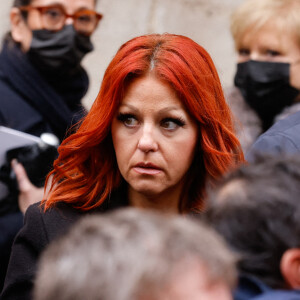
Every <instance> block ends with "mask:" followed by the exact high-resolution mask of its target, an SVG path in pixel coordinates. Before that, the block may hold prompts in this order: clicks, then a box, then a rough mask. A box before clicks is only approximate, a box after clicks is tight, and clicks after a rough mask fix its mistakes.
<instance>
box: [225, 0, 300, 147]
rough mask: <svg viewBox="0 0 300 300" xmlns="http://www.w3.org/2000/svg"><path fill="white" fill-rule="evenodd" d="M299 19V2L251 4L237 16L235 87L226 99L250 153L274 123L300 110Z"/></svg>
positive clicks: (271, 0)
mask: <svg viewBox="0 0 300 300" xmlns="http://www.w3.org/2000/svg"><path fill="white" fill-rule="evenodd" d="M299 15H300V1H299V0H247V1H244V2H243V3H242V4H241V5H240V6H239V7H238V8H237V9H236V10H235V11H234V12H233V14H232V18H231V33H232V36H233V39H234V42H235V48H236V52H237V72H236V74H235V79H234V83H235V86H236V88H232V89H229V90H228V91H227V92H226V100H227V102H228V103H229V106H230V107H231V109H232V111H233V114H234V115H235V116H236V119H237V127H238V129H239V130H238V137H239V139H240V141H241V144H242V146H243V149H244V151H245V152H246V151H247V150H248V149H249V147H250V146H251V145H252V144H253V142H254V141H255V140H256V139H257V137H258V136H259V135H260V134H262V133H263V132H265V131H266V130H267V129H269V128H270V127H271V126H272V125H273V124H274V123H275V122H277V121H278V120H280V119H283V118H286V117H287V116H288V115H291V114H293V113H295V112H297V111H299V110H300V104H299V90H300V31H299V28H300V18H299Z"/></svg>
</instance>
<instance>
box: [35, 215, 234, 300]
mask: <svg viewBox="0 0 300 300" xmlns="http://www.w3.org/2000/svg"><path fill="white" fill-rule="evenodd" d="M235 282H236V270H235V258H234V256H233V255H232V253H231V252H230V251H229V250H228V249H227V247H226V246H225V243H224V241H223V240H222V239H221V237H220V236H219V235H217V234H216V232H215V231H213V230H212V229H211V228H208V227H207V226H205V225H204V224H202V223H200V222H199V223H198V222H196V221H195V220H191V219H188V218H183V217H179V216H175V215H166V214H159V213H154V212H153V211H152V212H151V211H141V210H136V209H125V210H119V211H115V212H113V213H108V214H105V215H98V216H89V217H87V218H85V219H83V220H81V221H80V222H79V223H78V224H77V225H75V226H74V227H73V228H72V229H71V232H70V233H69V234H67V235H66V236H64V237H63V238H61V239H60V240H58V241H55V242H53V244H51V245H50V247H49V248H48V249H46V251H45V252H44V253H43V255H42V257H41V260H40V263H39V268H38V273H37V277H36V281H35V291H34V299H35V300H50V299H56V300H71V299H72V300H76V299H78V300H79V299H80V300H81V299H89V300H96V299H101V300H105V299H107V300H146V299H147V300H166V299H170V300H171V299H172V300H186V299H189V300H192V299H195V300H196V299H207V300H213V299H214V300H225V299H226V300H229V299H231V290H232V288H234V286H235Z"/></svg>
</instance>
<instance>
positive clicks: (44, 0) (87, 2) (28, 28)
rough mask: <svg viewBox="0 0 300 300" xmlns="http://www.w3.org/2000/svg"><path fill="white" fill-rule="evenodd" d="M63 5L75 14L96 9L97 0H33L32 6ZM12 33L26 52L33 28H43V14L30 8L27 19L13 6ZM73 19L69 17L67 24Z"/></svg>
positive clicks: (70, 12) (67, 10)
mask: <svg viewBox="0 0 300 300" xmlns="http://www.w3.org/2000/svg"><path fill="white" fill-rule="evenodd" d="M53 5H54V6H61V7H63V8H64V10H65V11H66V13H67V14H69V15H73V14H74V13H76V12H77V11H80V10H83V9H89V10H93V9H95V0H33V1H31V3H30V6H53ZM10 20H11V33H12V37H13V39H14V40H15V41H16V42H19V43H21V46H22V49H23V50H24V51H25V52H26V51H28V50H29V48H30V44H31V40H32V30H39V29H43V25H42V20H41V16H40V13H39V11H38V10H30V11H29V12H28V17H27V20H24V19H23V18H22V16H21V13H20V10H19V9H18V8H15V7H14V8H12V10H11V14H10ZM72 22H73V20H72V19H67V20H66V24H72Z"/></svg>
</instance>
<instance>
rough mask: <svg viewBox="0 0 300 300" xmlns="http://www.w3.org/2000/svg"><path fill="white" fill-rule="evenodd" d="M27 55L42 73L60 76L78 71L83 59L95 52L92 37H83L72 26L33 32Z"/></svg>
mask: <svg viewBox="0 0 300 300" xmlns="http://www.w3.org/2000/svg"><path fill="white" fill-rule="evenodd" d="M32 35H33V36H32V42H31V45H30V49H29V51H28V53H27V55H28V57H29V59H30V61H31V62H32V63H33V64H34V65H35V67H36V68H37V69H39V70H40V71H41V72H43V73H45V72H47V73H48V74H49V73H50V74H51V73H56V74H57V73H58V72H59V74H60V75H62V74H66V73H69V72H72V71H73V70H76V69H77V68H78V67H79V65H80V62H81V60H82V58H83V57H84V56H85V55H86V54H87V53H88V52H90V51H92V50H93V44H92V43H91V41H90V37H88V36H85V35H82V34H80V33H78V32H76V30H75V29H74V27H73V26H72V25H67V26H65V27H64V28H63V29H62V30H60V31H57V32H52V31H49V30H45V29H42V30H33V31H32Z"/></svg>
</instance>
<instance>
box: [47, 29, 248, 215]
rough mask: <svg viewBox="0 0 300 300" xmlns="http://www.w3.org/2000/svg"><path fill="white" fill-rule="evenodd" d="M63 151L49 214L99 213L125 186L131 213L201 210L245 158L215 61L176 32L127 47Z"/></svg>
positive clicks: (138, 40) (142, 39) (110, 68)
mask: <svg viewBox="0 0 300 300" xmlns="http://www.w3.org/2000/svg"><path fill="white" fill-rule="evenodd" d="M59 152H60V155H59V157H58V159H57V160H56V162H55V164H54V171H53V173H54V180H53V183H54V184H57V185H55V188H54V189H53V190H52V191H51V193H50V197H49V199H48V200H47V201H46V202H45V204H46V208H49V207H51V206H52V205H54V204H55V203H57V202H60V201H62V202H64V201H65V202H68V203H70V204H72V205H74V206H76V207H77V208H79V209H84V210H87V209H91V208H95V207H98V206H100V205H101V204H102V203H103V202H104V201H105V200H106V199H107V198H108V197H110V194H111V192H113V191H114V190H117V189H118V188H119V187H120V186H121V184H124V185H125V186H126V188H127V195H128V198H129V203H130V204H131V205H133V206H143V207H149V206H151V205H155V206H156V207H160V209H164V210H166V209H167V210H172V211H176V212H177V213H178V212H180V213H187V212H190V211H200V210H202V209H203V207H204V195H205V184H206V183H207V181H210V180H211V179H214V178H218V177H219V176H221V175H222V174H223V173H224V172H226V171H227V170H228V169H230V168H232V167H234V166H235V165H236V163H240V162H241V161H243V154H242V151H241V148H240V144H239V141H238V140H237V138H236V137H235V135H234V129H233V123H232V118H231V113H230V110H229V107H228V106H227V104H226V101H225V99H224V95H223V91H222V86H221V83H220V80H219V77H218V74H217V71H216V69H215V66H214V64H213V61H212V59H211V58H210V56H209V54H208V53H207V52H206V51H205V49H203V48H202V47H201V46H200V45H198V44H197V43H195V42H194V41H193V40H191V39H190V38H188V37H185V36H180V35H175V34H162V35H160V34H152V35H145V36H139V37H136V38H134V39H132V40H130V41H128V42H126V43H125V44H124V45H122V46H121V48H120V49H119V50H118V52H117V54H116V55H115V57H114V58H113V59H112V61H111V63H110V64H109V66H108V68H107V70H106V72H105V74H104V77H103V82H102V85H101V89H100V92H99V94H98V96H97V98H96V100H95V102H94V104H93V106H92V108H91V110H90V111H89V114H88V115H87V116H86V118H85V119H84V120H83V122H82V123H81V124H80V126H79V128H78V130H77V132H76V133H74V134H73V135H71V136H70V137H68V138H67V139H66V140H65V141H64V142H63V143H62V144H61V146H60V148H59Z"/></svg>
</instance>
